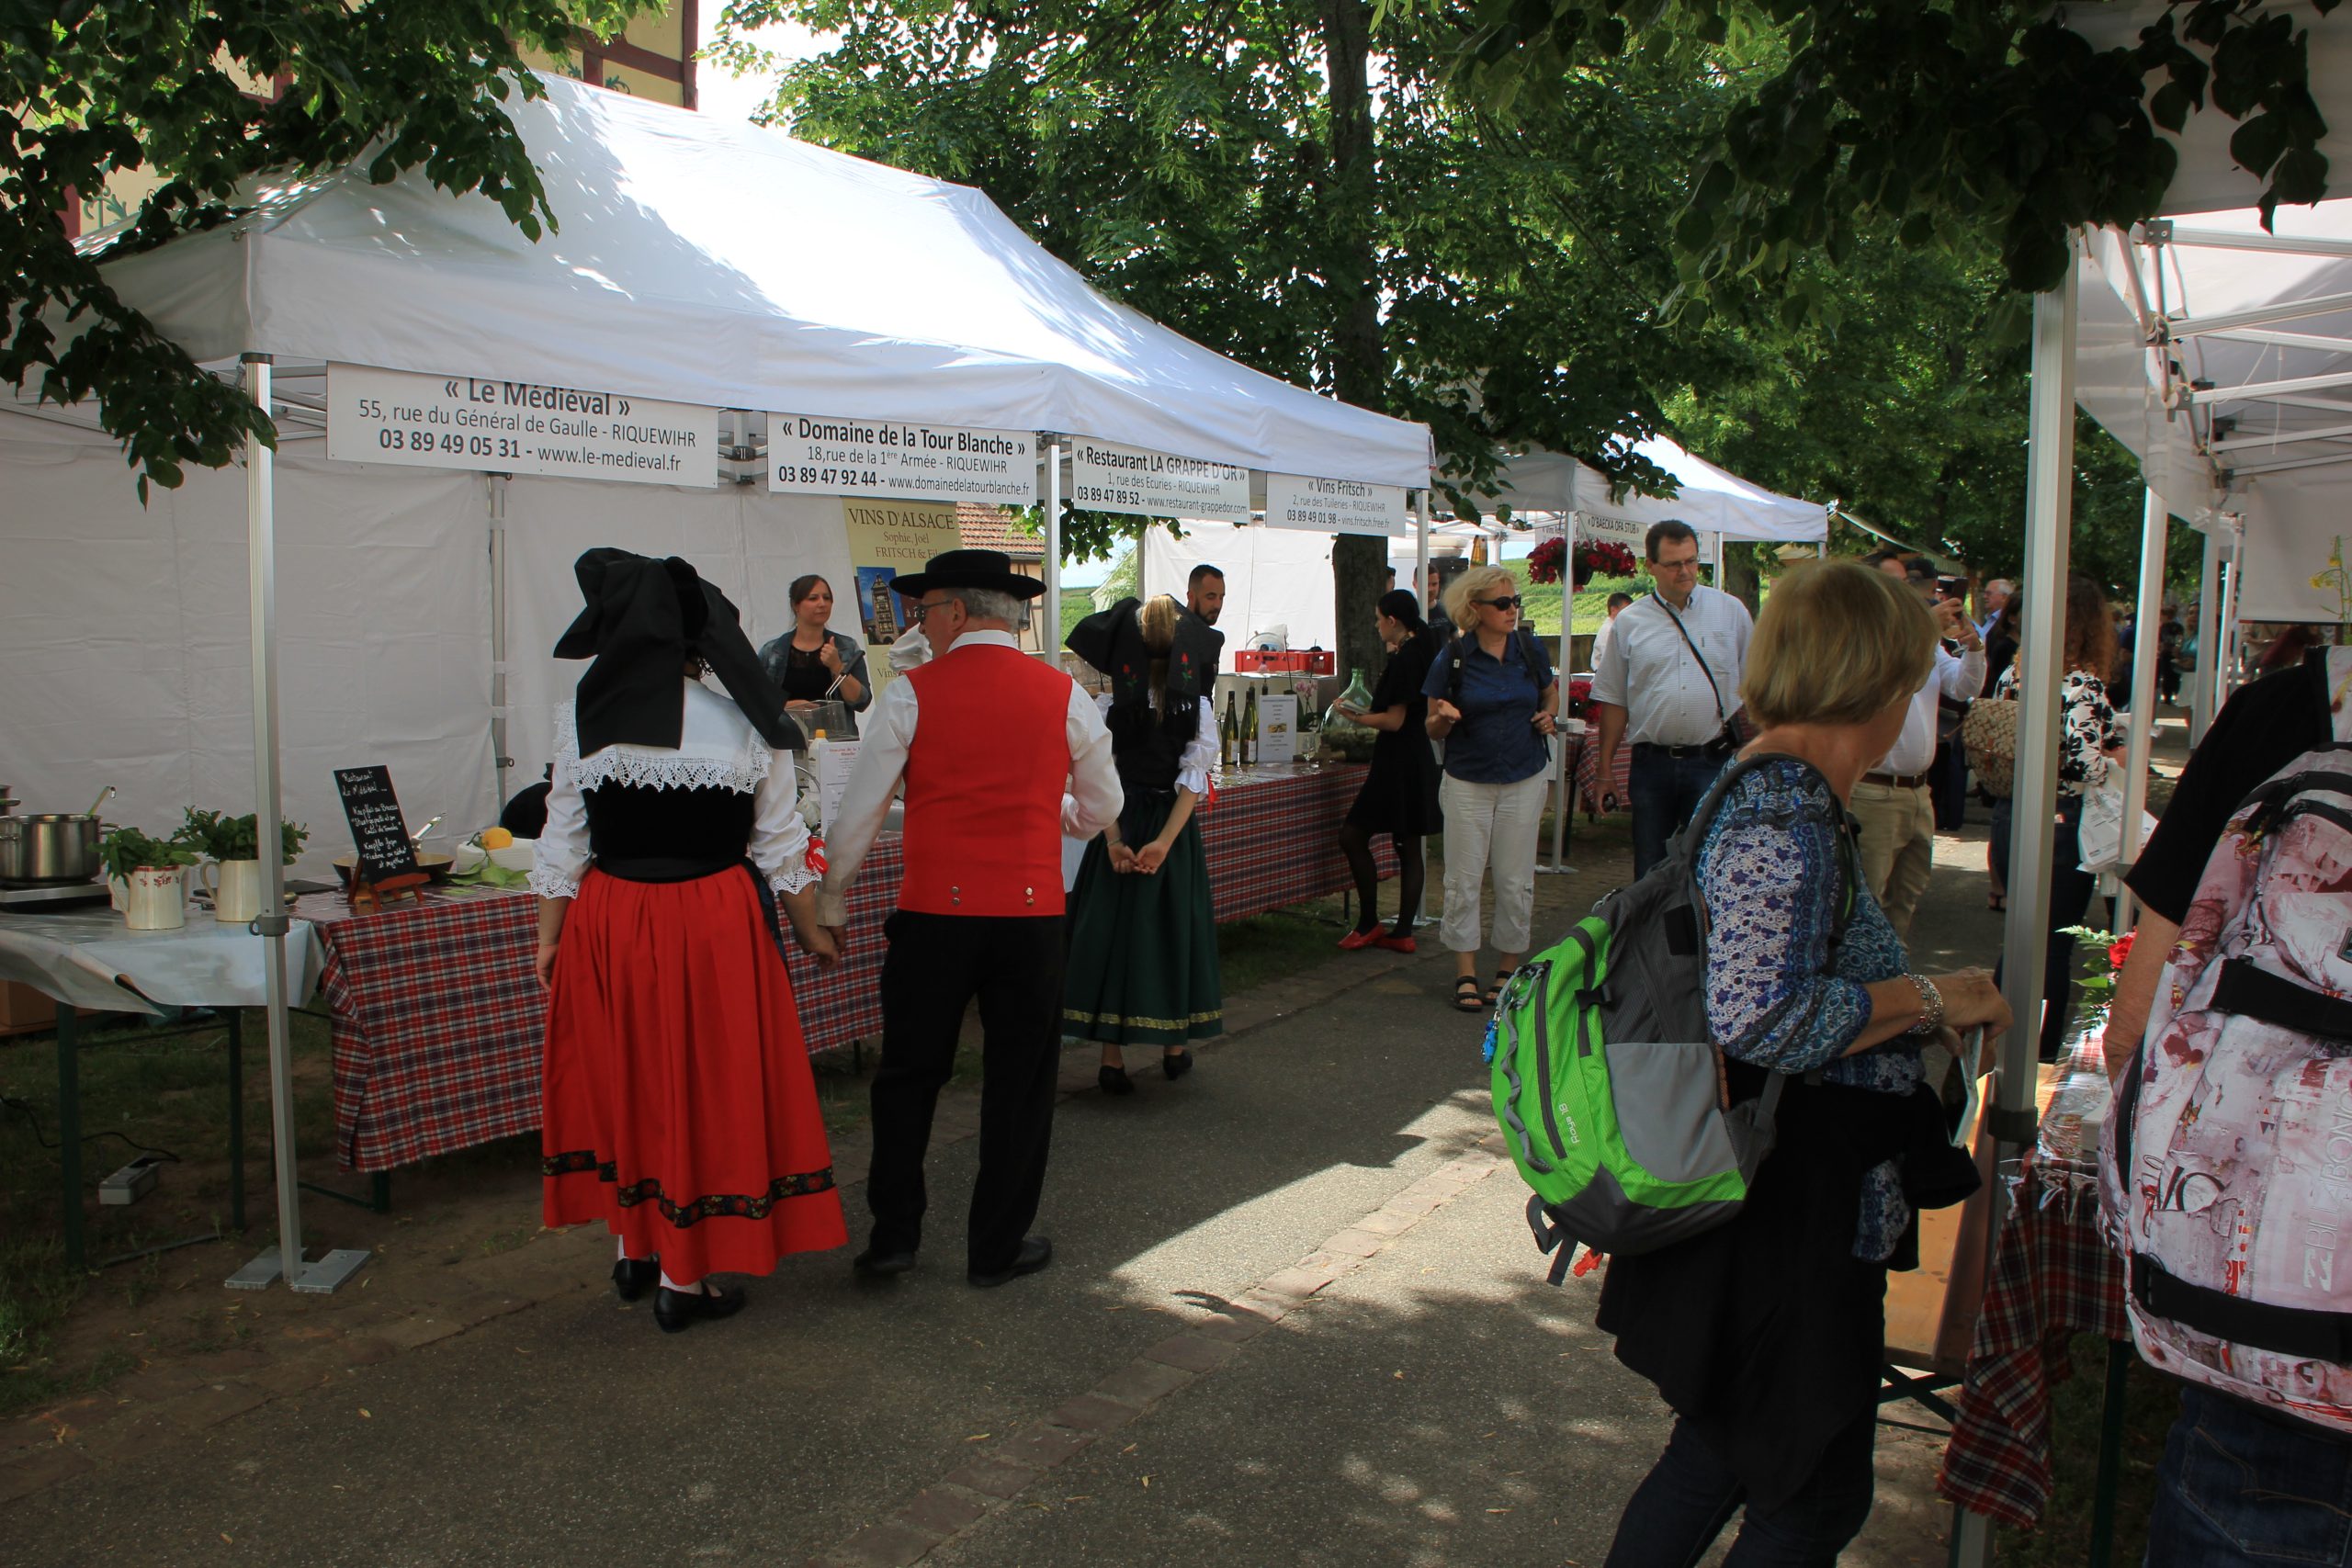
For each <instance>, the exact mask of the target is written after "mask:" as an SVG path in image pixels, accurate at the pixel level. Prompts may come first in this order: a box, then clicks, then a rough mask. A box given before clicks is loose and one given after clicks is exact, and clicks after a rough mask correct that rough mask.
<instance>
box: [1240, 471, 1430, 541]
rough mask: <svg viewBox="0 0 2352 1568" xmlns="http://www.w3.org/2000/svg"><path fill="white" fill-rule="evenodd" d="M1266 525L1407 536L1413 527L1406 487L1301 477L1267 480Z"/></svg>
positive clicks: (1279, 476) (1275, 476)
mask: <svg viewBox="0 0 2352 1568" xmlns="http://www.w3.org/2000/svg"><path fill="white" fill-rule="evenodd" d="M1266 521H1267V522H1268V523H1270V524H1272V525H1274V526H1275V527H1277V528H1306V529H1311V530H1313V531H1314V532H1316V533H1318V534H1405V533H1409V532H1411V527H1412V525H1411V519H1410V516H1409V514H1408V513H1407V512H1406V510H1405V487H1404V486H1402V485H1369V484H1363V483H1360V482H1358V481H1357V480H1354V479H1303V478H1301V477H1300V476H1298V475H1296V474H1268V475H1267V476H1266Z"/></svg>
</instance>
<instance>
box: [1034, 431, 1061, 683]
mask: <svg viewBox="0 0 2352 1568" xmlns="http://www.w3.org/2000/svg"><path fill="white" fill-rule="evenodd" d="M1038 626H1039V630H1038V635H1037V647H1038V651H1039V652H1040V653H1041V654H1042V655H1044V657H1045V660H1046V663H1048V664H1054V665H1058V664H1060V663H1061V647H1062V444H1061V443H1060V442H1059V441H1056V442H1054V443H1053V444H1052V445H1050V446H1047V447H1046V604H1045V617H1044V619H1043V620H1041V621H1040V622H1039V623H1038Z"/></svg>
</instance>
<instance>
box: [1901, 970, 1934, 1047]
mask: <svg viewBox="0 0 2352 1568" xmlns="http://www.w3.org/2000/svg"><path fill="white" fill-rule="evenodd" d="M1903 977H1904V978H1905V979H1906V980H1908V981H1910V982H1911V984H1912V985H1914V986H1916V987H1918V989H1919V1014H1920V1016H1919V1021H1918V1022H1917V1023H1915V1024H1913V1025H1912V1026H1911V1028H1910V1029H1909V1030H1908V1031H1906V1032H1907V1033H1910V1034H1914V1035H1917V1036H1920V1037H1922V1038H1925V1037H1926V1036H1928V1035H1930V1034H1933V1033H1935V1032H1936V1031H1937V1030H1939V1029H1941V1028H1942V1027H1943V1026H1944V994H1943V993H1942V992H1941V991H1939V990H1938V989H1936V987H1935V982H1933V981H1932V980H1929V979H1928V977H1927V976H1925V975H1905V976H1903Z"/></svg>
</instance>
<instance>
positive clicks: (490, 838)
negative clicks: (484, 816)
mask: <svg viewBox="0 0 2352 1568" xmlns="http://www.w3.org/2000/svg"><path fill="white" fill-rule="evenodd" d="M514 842H515V835H514V834H512V833H510V832H508V831H507V830H506V829H503V828H486V829H483V830H482V835H481V847H482V848H483V849H486V850H503V849H506V848H509V847H510V846H512V845H513V844H514Z"/></svg>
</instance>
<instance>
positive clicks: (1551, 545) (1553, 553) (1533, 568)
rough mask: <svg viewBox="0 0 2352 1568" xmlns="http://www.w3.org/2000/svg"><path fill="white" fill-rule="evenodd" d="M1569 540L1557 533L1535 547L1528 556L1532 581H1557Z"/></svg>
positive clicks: (1528, 571)
mask: <svg viewBox="0 0 2352 1568" xmlns="http://www.w3.org/2000/svg"><path fill="white" fill-rule="evenodd" d="M1567 553H1568V542H1567V541H1566V539H1563V538H1561V537H1560V536H1558V535H1557V534H1555V535H1553V536H1551V537H1550V538H1548V539H1546V540H1544V542H1543V543H1542V544H1540V545H1538V546H1536V547H1535V548H1534V549H1533V550H1532V551H1531V552H1530V553H1529V555H1528V558H1527V579H1528V581H1531V582H1557V581H1560V563H1561V561H1562V560H1563V559H1564V558H1566V556H1567Z"/></svg>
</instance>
